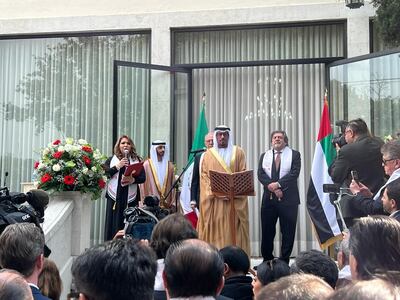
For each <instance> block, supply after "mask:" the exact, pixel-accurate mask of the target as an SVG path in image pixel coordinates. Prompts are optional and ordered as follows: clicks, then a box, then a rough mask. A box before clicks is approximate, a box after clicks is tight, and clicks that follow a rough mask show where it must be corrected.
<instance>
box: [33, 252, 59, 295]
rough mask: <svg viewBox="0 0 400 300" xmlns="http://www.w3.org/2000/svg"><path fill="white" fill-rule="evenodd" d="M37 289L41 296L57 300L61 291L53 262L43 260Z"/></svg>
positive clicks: (56, 269)
mask: <svg viewBox="0 0 400 300" xmlns="http://www.w3.org/2000/svg"><path fill="white" fill-rule="evenodd" d="M38 287H39V289H40V291H41V292H42V294H43V295H45V296H47V297H49V298H50V299H52V300H59V299H60V295H61V291H62V281H61V277H60V272H59V271H58V268H57V266H56V264H55V263H54V261H52V260H50V259H48V258H45V259H44V264H43V269H42V272H40V274H39V280H38Z"/></svg>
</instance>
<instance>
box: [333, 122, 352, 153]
mask: <svg viewBox="0 0 400 300" xmlns="http://www.w3.org/2000/svg"><path fill="white" fill-rule="evenodd" d="M348 124H349V122H348V121H346V120H338V121H336V122H335V125H336V126H339V127H340V132H339V133H338V134H336V135H334V136H333V138H332V145H333V147H336V144H338V145H339V147H343V146H344V145H346V144H347V142H346V139H345V138H344V133H345V131H346V127H347V125H348Z"/></svg>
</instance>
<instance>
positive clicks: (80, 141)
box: [78, 139, 88, 145]
mask: <svg viewBox="0 0 400 300" xmlns="http://www.w3.org/2000/svg"><path fill="white" fill-rule="evenodd" d="M78 143H79V144H81V145H87V143H88V142H87V141H86V140H84V139H79V140H78Z"/></svg>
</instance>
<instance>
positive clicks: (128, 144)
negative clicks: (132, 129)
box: [114, 135, 141, 160]
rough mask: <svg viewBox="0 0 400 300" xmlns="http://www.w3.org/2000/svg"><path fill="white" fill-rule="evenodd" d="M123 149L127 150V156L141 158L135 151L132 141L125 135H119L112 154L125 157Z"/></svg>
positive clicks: (120, 157)
mask: <svg viewBox="0 0 400 300" xmlns="http://www.w3.org/2000/svg"><path fill="white" fill-rule="evenodd" d="M125 150H128V153H129V155H128V156H129V157H131V158H132V159H138V160H141V159H140V157H139V156H138V154H137V152H136V146H135V144H134V143H133V140H132V139H131V138H130V137H129V136H127V135H121V136H120V137H119V138H118V140H117V142H116V143H115V145H114V154H115V156H116V157H118V158H119V159H122V158H124V157H125V154H124V151H125Z"/></svg>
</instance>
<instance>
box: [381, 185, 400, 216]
mask: <svg viewBox="0 0 400 300" xmlns="http://www.w3.org/2000/svg"><path fill="white" fill-rule="evenodd" d="M382 205H383V209H384V210H385V211H386V212H387V213H389V214H390V216H389V217H391V218H394V219H396V220H397V221H400V178H398V179H396V180H394V181H392V182H391V183H389V184H388V185H387V186H386V189H385V191H384V192H383V196H382Z"/></svg>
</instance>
